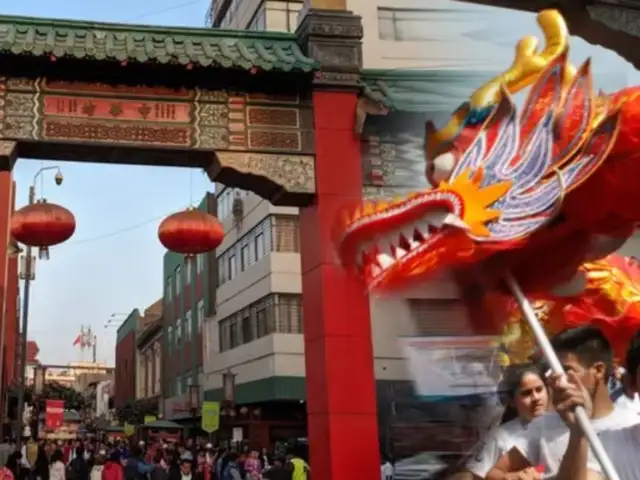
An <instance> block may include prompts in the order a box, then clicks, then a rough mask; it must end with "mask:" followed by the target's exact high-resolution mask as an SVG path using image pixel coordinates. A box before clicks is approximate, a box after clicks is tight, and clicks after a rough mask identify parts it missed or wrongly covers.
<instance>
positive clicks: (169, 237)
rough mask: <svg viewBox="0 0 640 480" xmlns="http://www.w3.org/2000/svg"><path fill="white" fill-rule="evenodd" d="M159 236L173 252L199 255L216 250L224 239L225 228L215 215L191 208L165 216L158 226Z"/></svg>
mask: <svg viewBox="0 0 640 480" xmlns="http://www.w3.org/2000/svg"><path fill="white" fill-rule="evenodd" d="M158 238H159V239H160V243H162V245H164V247H165V248H166V249H167V250H169V251H171V252H176V253H182V254H183V255H198V254H200V253H206V252H210V251H212V250H215V249H216V247H218V246H219V245H220V244H221V243H222V240H223V239H224V230H223V229H222V224H221V223H220V222H219V221H218V219H217V218H216V217H215V216H213V215H211V214H209V213H207V212H203V211H200V210H193V209H189V210H185V211H184V212H178V213H174V214H173V215H170V216H169V217H167V218H165V219H164V220H163V221H162V223H160V226H159V227H158Z"/></svg>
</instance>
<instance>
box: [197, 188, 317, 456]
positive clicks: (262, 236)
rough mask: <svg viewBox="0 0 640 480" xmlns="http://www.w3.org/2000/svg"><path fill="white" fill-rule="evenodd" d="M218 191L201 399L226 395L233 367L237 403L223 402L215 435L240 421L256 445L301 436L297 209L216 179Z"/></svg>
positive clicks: (227, 431)
mask: <svg viewBox="0 0 640 480" xmlns="http://www.w3.org/2000/svg"><path fill="white" fill-rule="evenodd" d="M216 196H217V202H218V218H219V219H220V221H221V222H222V225H223V227H224V231H225V237H224V241H223V243H222V244H221V245H220V246H219V247H218V249H217V269H218V277H217V310H216V315H215V317H211V318H207V320H206V321H205V345H206V355H205V382H204V385H205V399H209V400H222V401H224V400H225V399H226V400H228V398H225V394H224V390H225V387H224V379H225V374H227V373H231V374H232V375H233V379H234V383H235V392H234V397H235V398H234V401H235V403H236V404H237V405H238V408H237V409H227V410H223V414H224V415H223V422H222V427H221V432H220V435H222V436H223V437H224V436H230V435H231V432H232V429H233V428H236V429H239V428H242V435H243V438H245V439H247V440H248V441H249V442H250V443H252V444H254V445H259V444H261V443H262V444H265V445H267V444H269V443H271V444H273V443H278V442H285V441H287V440H290V439H295V438H304V437H306V426H305V410H304V401H305V393H304V392H305V383H304V343H303V339H302V295H301V292H302V283H301V273H300V272H301V266H300V231H299V217H298V209H296V208H292V207H278V206H273V205H271V204H270V203H269V202H267V201H264V200H262V199H261V198H260V197H258V196H256V195H254V194H250V193H247V192H244V191H241V190H238V189H232V188H225V187H223V186H222V185H216ZM236 432H237V430H236ZM236 435H237V433H236ZM236 438H237V437H236Z"/></svg>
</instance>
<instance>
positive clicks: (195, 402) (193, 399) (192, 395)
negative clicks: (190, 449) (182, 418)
mask: <svg viewBox="0 0 640 480" xmlns="http://www.w3.org/2000/svg"><path fill="white" fill-rule="evenodd" d="M189 409H190V410H191V412H190V413H191V419H192V422H195V418H196V417H197V416H198V410H200V385H189ZM191 432H192V433H191V437H192V438H193V439H194V440H195V438H196V436H197V435H196V428H195V426H193V427H192V428H191Z"/></svg>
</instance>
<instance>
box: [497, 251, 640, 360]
mask: <svg viewBox="0 0 640 480" xmlns="http://www.w3.org/2000/svg"><path fill="white" fill-rule="evenodd" d="M580 270H581V271H582V272H584V274H585V276H586V279H587V284H586V287H585V289H584V291H583V293H582V294H580V295H579V296H575V297H571V298H562V299H561V298H553V297H552V296H551V295H548V296H546V297H545V296H539V297H538V298H537V299H536V300H535V301H534V302H533V306H534V310H535V311H536V313H537V315H538V318H539V320H540V321H541V323H542V324H543V325H544V327H545V330H546V331H547V333H548V334H549V335H554V334H556V333H559V332H561V331H563V330H566V329H568V328H573V327H577V326H580V325H586V324H592V325H594V326H597V327H599V328H601V329H602V331H603V332H604V334H605V335H606V336H607V338H608V340H609V342H611V345H612V347H613V350H614V354H615V358H616V362H618V363H620V362H624V360H625V356H626V350H627V347H628V344H629V340H630V339H631V337H632V336H633V335H634V334H635V333H636V332H637V331H638V330H640V303H639V302H640V264H639V263H638V261H637V260H636V259H635V258H631V257H623V256H620V255H610V256H608V257H607V258H605V259H603V260H599V261H596V262H592V263H585V264H584V265H582V267H580ZM501 341H502V344H503V345H504V347H505V350H506V353H507V355H508V356H509V359H510V360H511V361H513V362H522V361H526V360H527V358H528V357H529V356H530V355H531V353H532V352H533V350H534V348H535V339H534V338H533V334H532V333H531V331H530V330H529V327H528V325H527V323H526V321H525V320H524V319H522V316H521V313H520V311H519V309H518V308H517V306H515V305H513V304H512V305H511V310H510V313H509V323H508V324H507V326H506V327H505V328H504V330H503V333H502V338H501Z"/></svg>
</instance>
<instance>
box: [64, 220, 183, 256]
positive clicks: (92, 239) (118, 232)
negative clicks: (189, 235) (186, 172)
mask: <svg viewBox="0 0 640 480" xmlns="http://www.w3.org/2000/svg"><path fill="white" fill-rule="evenodd" d="M172 213H175V212H172ZM168 215H171V213H168V214H166V215H160V216H158V217H154V218H150V219H149V220H145V221H144V222H141V223H137V224H135V225H130V226H128V227H125V228H121V229H119V230H114V231H113V232H109V233H105V234H103V235H98V236H96V237H89V238H84V239H82V240H77V241H75V242H74V241H72V242H65V243H62V244H61V245H58V247H62V246H65V245H81V244H83V243H89V242H97V241H98V240H104V239H106V238H111V237H115V236H117V235H122V234H123V233H128V232H131V231H133V230H137V229H138V228H142V227H145V226H147V225H149V224H150V223H153V222H157V221H158V220H161V219H163V218H166V217H167V216H168ZM56 248H57V247H56Z"/></svg>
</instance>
